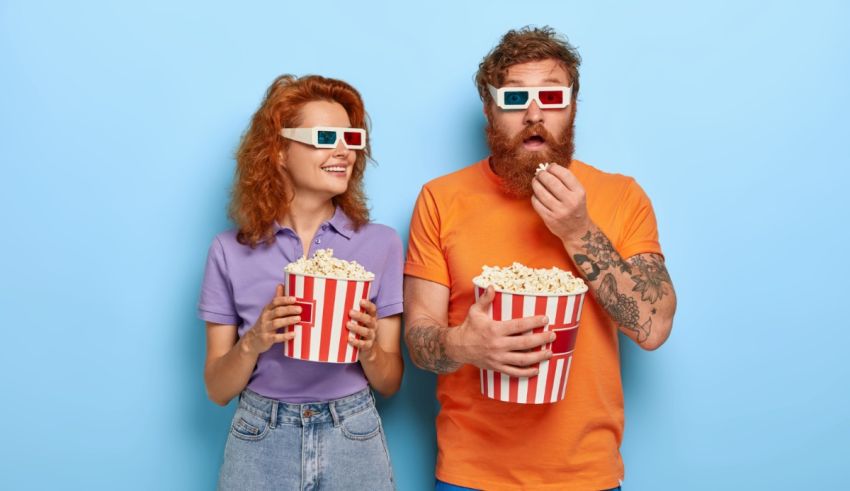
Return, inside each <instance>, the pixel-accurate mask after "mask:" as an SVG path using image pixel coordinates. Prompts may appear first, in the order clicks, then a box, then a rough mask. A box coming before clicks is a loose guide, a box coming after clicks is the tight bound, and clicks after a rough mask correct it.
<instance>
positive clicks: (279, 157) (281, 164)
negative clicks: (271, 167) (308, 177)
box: [277, 150, 286, 169]
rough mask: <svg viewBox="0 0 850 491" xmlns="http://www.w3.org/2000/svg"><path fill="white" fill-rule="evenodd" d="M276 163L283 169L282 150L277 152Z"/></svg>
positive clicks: (284, 160) (284, 166)
mask: <svg viewBox="0 0 850 491" xmlns="http://www.w3.org/2000/svg"><path fill="white" fill-rule="evenodd" d="M277 163H278V165H280V166H281V167H283V168H284V169H286V159H285V158H284V156H283V150H281V151H280V152H278V153H277Z"/></svg>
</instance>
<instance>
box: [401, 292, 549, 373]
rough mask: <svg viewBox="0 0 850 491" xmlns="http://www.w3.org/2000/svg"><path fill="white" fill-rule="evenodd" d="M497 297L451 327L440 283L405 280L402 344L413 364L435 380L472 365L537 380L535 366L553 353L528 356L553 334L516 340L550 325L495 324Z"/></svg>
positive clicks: (531, 320)
mask: <svg viewBox="0 0 850 491" xmlns="http://www.w3.org/2000/svg"><path fill="white" fill-rule="evenodd" d="M494 297H495V293H494V290H493V289H492V288H489V289H488V290H487V292H486V293H485V294H484V295H482V296H481V298H479V299H478V301H477V302H475V303H474V304H472V306H471V307H470V308H469V312H468V314H467V317H466V319H465V320H464V321H463V323H461V324H460V325H459V326H457V327H449V325H448V307H449V289H448V288H447V287H445V286H444V285H441V284H439V283H434V282H432V281H428V280H424V279H422V278H416V277H413V276H405V277H404V319H405V330H404V340H405V342H406V343H407V349H408V351H409V352H410V358H411V360H413V363H414V364H415V365H416V366H418V367H419V368H422V369H424V370H428V371H431V372H434V373H437V374H444V373H451V372H454V371H457V370H458V369H459V368H460V367H462V366H463V365H464V364H466V363H469V364H472V365H475V366H477V367H480V368H487V369H491V370H498V371H500V372H502V373H506V374H508V375H512V376H514V377H530V376H533V375H537V368H529V367H530V366H536V365H537V364H538V363H540V362H541V361H542V360H545V359H548V358H550V357H551V356H552V352H551V351H549V350H540V351H533V352H529V351H528V350H530V349H531V348H535V347H537V346H542V345H544V344H546V343H549V342H552V341H554V339H555V334H554V333H539V334H528V335H525V336H516V334H520V333H524V332H526V331H529V330H532V329H534V328H536V327H539V326H543V325H546V324H547V323H548V321H547V319H546V318H545V317H543V316H534V317H526V318H524V319H515V320H510V321H494V320H492V319H491V318H490V315H489V314H488V310H489V308H490V304H491V303H492V302H493V298H494Z"/></svg>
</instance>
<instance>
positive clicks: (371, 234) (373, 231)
mask: <svg viewBox="0 0 850 491" xmlns="http://www.w3.org/2000/svg"><path fill="white" fill-rule="evenodd" d="M357 235H358V236H360V237H362V238H364V239H368V240H369V241H377V242H376V243H380V244H387V245H390V246H395V245H398V246H401V237H400V236H399V234H398V232H397V231H396V229H394V228H392V227H390V226H389V225H384V224H383V223H376V222H369V223H366V224H364V225H363V226H361V227H360V230H358V231H357Z"/></svg>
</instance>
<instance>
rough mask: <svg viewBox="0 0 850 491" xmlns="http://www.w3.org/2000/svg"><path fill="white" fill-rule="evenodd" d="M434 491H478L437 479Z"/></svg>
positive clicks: (612, 489) (614, 489)
mask: <svg viewBox="0 0 850 491" xmlns="http://www.w3.org/2000/svg"><path fill="white" fill-rule="evenodd" d="M434 491H478V490H476V489H473V488H465V487H463V486H455V485H454V484H449V483H447V482H443V481H441V480H439V479H437V485H436V486H435V487H434ZM605 491H620V486H617V487H616V488H611V489H608V490H605Z"/></svg>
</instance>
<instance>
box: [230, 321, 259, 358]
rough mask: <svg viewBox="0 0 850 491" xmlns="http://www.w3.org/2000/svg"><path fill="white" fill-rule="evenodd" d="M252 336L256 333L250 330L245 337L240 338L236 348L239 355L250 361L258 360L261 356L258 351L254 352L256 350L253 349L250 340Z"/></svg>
mask: <svg viewBox="0 0 850 491" xmlns="http://www.w3.org/2000/svg"><path fill="white" fill-rule="evenodd" d="M252 336H254V332H253V331H252V330H250V329H249V330H248V332H246V333H245V335H243V336H242V337H241V338H239V341H237V342H236V347H237V348H238V353H239V354H240V355H241V356H242V357H243V358H249V359H254V360H256V359H257V357H259V356H260V354H259V353H257V352H256V351H254V349H253V347H252V343H251V339H250V338H251V337H252Z"/></svg>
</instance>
